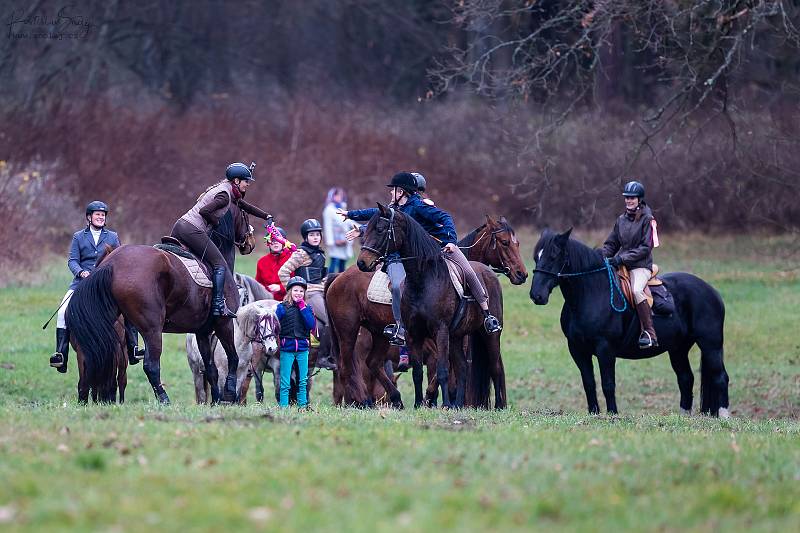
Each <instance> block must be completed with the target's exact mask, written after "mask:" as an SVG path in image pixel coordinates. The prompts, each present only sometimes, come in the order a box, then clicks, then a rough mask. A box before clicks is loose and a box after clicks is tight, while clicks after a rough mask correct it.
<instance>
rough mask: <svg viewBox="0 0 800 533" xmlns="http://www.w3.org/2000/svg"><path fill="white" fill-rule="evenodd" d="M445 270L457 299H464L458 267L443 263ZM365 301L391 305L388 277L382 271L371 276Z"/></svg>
mask: <svg viewBox="0 0 800 533" xmlns="http://www.w3.org/2000/svg"><path fill="white" fill-rule="evenodd" d="M445 263H447V270H448V272H449V273H450V281H451V282H452V283H453V287H454V288H455V290H456V293H458V296H459V298H464V283H463V281H462V278H463V275H462V273H461V270H460V269H459V268H458V265H457V264H455V263H454V262H452V261H445ZM367 300H369V301H370V302H373V303H376V304H385V305H391V303H392V291H391V290H390V289H389V276H388V275H387V274H386V273H385V272H383V271H382V270H376V271H375V274H374V275H373V276H372V281H370V282H369V287H367Z"/></svg>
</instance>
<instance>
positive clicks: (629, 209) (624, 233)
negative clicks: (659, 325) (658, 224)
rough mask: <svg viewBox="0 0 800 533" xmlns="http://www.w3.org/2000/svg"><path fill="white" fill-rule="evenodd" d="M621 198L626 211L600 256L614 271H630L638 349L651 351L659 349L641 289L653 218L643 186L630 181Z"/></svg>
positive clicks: (649, 265) (647, 273) (649, 261)
mask: <svg viewBox="0 0 800 533" xmlns="http://www.w3.org/2000/svg"><path fill="white" fill-rule="evenodd" d="M622 196H623V197H624V198H625V212H624V213H622V214H621V215H620V216H619V217H618V218H617V222H616V223H615V224H614V229H613V230H611V234H610V235H609V236H608V239H606V242H605V244H604V245H603V255H604V256H605V257H608V258H610V259H609V263H610V264H611V266H613V267H614V268H618V267H619V266H620V265H625V266H626V267H627V268H628V270H629V271H630V273H631V290H632V291H633V299H634V302H635V303H636V312H637V313H638V314H639V322H640V323H641V326H642V334H641V335H640V336H639V348H642V349H644V348H651V347H653V346H658V339H657V338H656V330H655V328H654V327H653V317H652V315H651V314H650V306H649V305H648V304H647V299H646V297H645V294H644V290H645V287H646V286H647V281H648V280H649V279H650V277H651V276H652V274H653V247H654V243H655V237H654V235H655V219H654V218H653V212H652V211H651V210H650V206H648V205H647V204H646V203H645V201H644V185H642V184H641V183H639V182H638V181H629V182H628V183H626V184H625V189H624V190H623V191H622Z"/></svg>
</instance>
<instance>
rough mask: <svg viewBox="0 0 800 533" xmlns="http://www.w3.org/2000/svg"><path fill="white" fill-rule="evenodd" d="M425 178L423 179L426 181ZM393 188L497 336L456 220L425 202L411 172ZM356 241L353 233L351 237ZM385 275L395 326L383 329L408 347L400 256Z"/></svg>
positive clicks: (354, 214)
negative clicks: (458, 271)
mask: <svg viewBox="0 0 800 533" xmlns="http://www.w3.org/2000/svg"><path fill="white" fill-rule="evenodd" d="M423 179H424V178H423ZM387 187H390V188H391V189H392V192H391V195H392V205H391V207H394V208H395V209H398V210H399V211H400V212H401V213H404V214H406V215H408V216H410V217H411V218H413V219H414V220H416V221H417V222H419V224H420V225H421V226H422V227H423V228H425V230H426V231H427V232H428V234H429V235H430V236H431V237H433V238H434V239H436V241H438V242H439V244H440V245H441V247H442V251H443V252H444V257H445V259H447V260H449V261H452V262H454V263H456V264H457V265H458V266H459V268H460V269H461V271H462V272H464V275H465V277H466V282H467V285H469V290H470V293H471V294H472V296H473V297H474V298H475V299H476V300H477V301H478V304H479V305H480V306H481V309H482V310H483V314H484V322H483V324H484V327H485V328H486V331H487V332H489V333H496V332H498V331H500V330H501V329H502V326H501V325H500V321H499V320H497V318H496V317H495V316H493V315H492V314H491V313H489V296H488V295H487V294H486V290H485V289H484V287H483V284H482V283H481V282H480V279H478V275H477V274H476V273H475V271H474V270H473V269H472V265H470V264H469V261H467V258H466V257H464V253H463V252H462V251H461V250H460V249H459V247H458V244H456V243H457V241H458V239H457V237H456V228H455V225H454V224H453V217H452V216H450V214H449V213H448V212H446V211H444V210H442V209H439V208H437V207H435V206H433V205H430V204H429V203H426V202H424V201H423V200H422V198H421V197H420V195H419V194H418V193H417V191H418V178H417V176H415V175H414V174H412V173H410V172H400V173H398V174H395V175H394V177H392V181H391V182H390V183H389V184H388V185H387ZM377 212H378V210H377V209H376V208H374V207H373V208H370V209H360V210H355V211H344V210H342V211H340V212H339V214H340V215H342V216H343V217H345V218H349V219H351V220H355V221H367V220H369V219H370V218H372V216H373V215H375V213H377ZM349 237H350V238H354V234H350V235H349ZM385 268H386V273H387V274H388V275H389V279H390V281H391V284H392V315H393V316H394V319H395V324H392V325H389V326H387V327H386V329H385V330H384V334H385V335H386V336H387V337H389V342H390V343H391V344H394V345H397V346H403V345H405V327H404V326H403V319H402V317H401V315H400V297H401V295H402V283H403V280H404V279H405V277H406V273H405V268H404V267H403V262H402V259H401V258H400V255H399V254H392V255H390V256H389V257H388V258H387V259H386V266H385Z"/></svg>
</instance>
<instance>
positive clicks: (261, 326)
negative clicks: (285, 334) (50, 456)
mask: <svg viewBox="0 0 800 533" xmlns="http://www.w3.org/2000/svg"><path fill="white" fill-rule="evenodd" d="M268 325H269V333H267V326H268ZM280 330H281V325H280V322H278V320H277V319H276V318H275V317H274V316H273V315H269V314H266V315H264V316H262V317H261V318H259V319H258V326H257V327H256V334H255V336H254V337H253V338H252V339H250V342H251V343H253V344H255V343H259V344H261V345H262V346H263V347H264V349H265V350H266V348H267V346H266V344H267V340H269V339H271V338H274V339H276V340H277V339H278V335H279V334H280Z"/></svg>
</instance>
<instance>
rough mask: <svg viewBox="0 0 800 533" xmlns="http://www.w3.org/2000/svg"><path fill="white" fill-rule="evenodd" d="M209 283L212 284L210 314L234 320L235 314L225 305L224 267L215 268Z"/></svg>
mask: <svg viewBox="0 0 800 533" xmlns="http://www.w3.org/2000/svg"><path fill="white" fill-rule="evenodd" d="M211 282H212V283H213V284H214V289H213V291H214V292H213V296H212V299H211V314H212V315H214V316H218V317H222V318H236V313H234V312H233V311H231V310H230V309H228V306H227V304H226V303H225V296H224V292H225V267H217V268H215V269H214V270H213V272H212V275H211Z"/></svg>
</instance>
